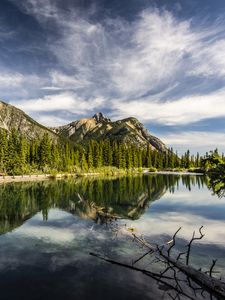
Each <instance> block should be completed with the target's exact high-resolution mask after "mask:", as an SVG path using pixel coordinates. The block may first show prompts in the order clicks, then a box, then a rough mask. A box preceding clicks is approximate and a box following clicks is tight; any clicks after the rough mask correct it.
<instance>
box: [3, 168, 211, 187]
mask: <svg viewBox="0 0 225 300" xmlns="http://www.w3.org/2000/svg"><path fill="white" fill-rule="evenodd" d="M140 174H143V175H146V174H147V175H149V174H154V175H155V174H162V175H163V174H165V175H197V176H198V175H200V176H202V175H205V174H204V173H194V172H193V173H192V172H172V171H156V172H148V171H143V173H140ZM101 175H103V176H104V175H105V174H103V173H83V174H56V175H51V174H34V175H15V176H10V175H7V176H0V185H1V184H5V183H11V182H29V181H44V180H51V179H66V178H68V177H74V178H77V177H89V176H101ZM118 175H125V176H126V174H122V173H121V174H119V173H118V174H115V176H118ZM105 176H107V175H105ZM111 176H112V175H111Z"/></svg>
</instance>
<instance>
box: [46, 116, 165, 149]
mask: <svg viewBox="0 0 225 300" xmlns="http://www.w3.org/2000/svg"><path fill="white" fill-rule="evenodd" d="M50 129H51V130H53V131H54V132H55V133H57V134H59V135H60V136H63V137H65V138H69V139H70V140H72V141H74V142H77V143H82V144H85V142H87V141H89V140H93V139H94V140H98V141H100V140H104V139H107V138H108V139H110V140H111V141H118V142H121V143H131V144H135V145H137V146H140V147H146V146H147V145H148V144H150V146H151V148H152V149H156V150H158V151H160V152H167V151H168V149H167V148H166V146H165V144H164V143H163V142H162V141H161V140H160V139H158V138H157V137H155V136H153V135H152V134H151V133H150V132H149V131H148V130H147V129H146V128H145V127H144V125H143V124H142V123H140V122H139V121H138V120H137V119H136V118H133V117H130V118H126V119H123V120H118V121H114V122H113V121H111V120H110V119H109V118H107V117H106V116H104V115H103V114H102V113H101V112H99V113H96V114H95V115H94V116H93V117H91V118H85V119H80V120H77V121H74V122H72V123H69V124H67V125H64V126H59V127H52V128H50Z"/></svg>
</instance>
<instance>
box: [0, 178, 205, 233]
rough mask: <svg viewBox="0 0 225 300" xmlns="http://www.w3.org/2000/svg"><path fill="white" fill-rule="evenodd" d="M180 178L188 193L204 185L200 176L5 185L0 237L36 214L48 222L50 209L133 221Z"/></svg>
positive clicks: (99, 220) (0, 189)
mask: <svg viewBox="0 0 225 300" xmlns="http://www.w3.org/2000/svg"><path fill="white" fill-rule="evenodd" d="M180 179H181V180H182V184H183V185H184V186H186V188H187V189H189V190H191V186H193V185H197V186H199V188H200V187H202V186H203V185H204V183H205V182H206V178H205V177H203V176H190V175H187V176H184V175H183V176H182V177H181V178H180V176H179V175H173V176H171V175H167V176H166V175H148V176H134V177H129V176H128V177H119V178H77V179H70V180H58V181H43V182H25V183H12V184H6V185H5V186H1V187H0V234H3V233H6V232H9V231H11V230H13V229H14V228H17V227H19V226H20V225H22V224H23V223H24V222H25V221H26V220H28V219H30V218H31V217H32V216H34V215H35V214H36V213H37V212H42V215H43V220H48V212H49V210H50V209H51V208H58V209H61V210H63V211H66V212H69V213H71V214H75V215H78V216H80V217H81V218H82V219H92V220H94V221H95V222H96V223H104V221H105V219H104V215H105V214H106V213H107V215H111V216H113V217H117V218H124V219H132V220H136V219H139V218H140V216H141V215H142V214H143V213H144V211H145V209H146V208H147V207H149V205H150V204H151V203H152V202H153V201H155V200H158V199H160V198H161V197H162V196H163V195H164V194H165V192H166V191H168V190H169V192H170V193H174V191H175V190H176V189H178V187H179V185H178V182H179V180H180Z"/></svg>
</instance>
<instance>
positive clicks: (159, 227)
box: [0, 174, 225, 300]
mask: <svg viewBox="0 0 225 300" xmlns="http://www.w3.org/2000/svg"><path fill="white" fill-rule="evenodd" d="M159 199H160V200H159ZM156 200H159V201H156ZM105 213H108V214H109V215H111V216H116V217H118V218H122V220H118V223H126V224H127V225H132V226H134V227H136V228H137V231H138V233H143V234H144V236H145V237H146V240H149V241H155V242H158V243H159V244H160V243H161V241H162V242H165V241H168V238H170V236H171V235H173V233H174V232H175V231H176V229H177V228H178V227H179V226H182V232H181V234H179V239H178V248H179V247H180V248H183V247H184V246H185V245H186V243H187V240H189V238H190V237H191V234H192V230H193V229H194V230H196V229H198V227H200V226H201V225H204V226H205V227H204V230H205V233H206V238H205V239H204V240H206V243H207V245H205V244H204V245H200V246H199V245H197V246H196V247H194V248H193V253H192V263H193V264H194V265H196V266H198V267H203V268H205V267H206V266H208V265H209V264H210V262H211V259H212V258H219V261H218V265H217V269H216V270H218V271H219V272H220V273H221V274H222V271H223V267H224V244H225V236H224V233H223V231H224V229H223V228H224V224H225V205H224V203H223V201H221V199H218V198H217V197H215V196H212V195H211V191H209V190H208V188H207V179H206V178H205V177H203V176H197V177H196V176H194V175H188V176H184V175H183V176H179V175H153V174H151V175H146V176H137V177H121V178H79V179H75V180H62V181H44V182H30V183H28V182H26V183H14V184H7V185H5V186H0V232H1V233H2V235H1V236H0V276H1V280H0V289H1V291H2V292H1V299H4V300H6V299H7V300H8V299H14V298H17V299H23V300H24V299H27V300H28V299H29V300H30V299H54V300H58V299H62V298H65V299H90V298H92V299H106V298H107V299H128V298H129V299H133V300H136V299H154V300H155V299H159V300H160V299H164V300H165V299H168V297H167V291H166V290H165V286H160V285H158V283H157V282H156V281H153V280H146V278H145V277H144V275H141V274H137V273H134V272H133V271H129V270H121V269H120V268H118V267H115V266H113V265H106V264H105V263H101V262H99V261H98V260H96V259H94V258H92V257H90V255H89V252H96V253H103V254H105V255H107V256H109V257H113V258H114V259H116V260H122V261H123V260H126V259H127V258H128V257H129V258H130V257H132V259H133V258H134V259H136V258H137V248H135V246H134V243H133V241H132V240H131V239H127V238H126V237H125V238H124V236H118V238H117V239H113V238H111V237H112V234H111V232H110V229H109V228H108V226H107V224H104V226H102V223H103V222H104V221H105V219H104V214H105ZM123 219H125V220H123ZM21 225H22V226H21ZM3 233H5V234H3ZM151 267H152V266H151ZM62 278H63V280H62ZM12 286H13V288H12ZM134 287H135V288H134ZM131 290H132V293H131V292H130V291H131ZM181 299H182V298H181Z"/></svg>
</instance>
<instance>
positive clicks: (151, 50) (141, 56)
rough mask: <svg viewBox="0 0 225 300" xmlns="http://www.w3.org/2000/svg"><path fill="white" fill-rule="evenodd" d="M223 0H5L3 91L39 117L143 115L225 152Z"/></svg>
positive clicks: (166, 131) (190, 141)
mask: <svg viewBox="0 0 225 300" xmlns="http://www.w3.org/2000/svg"><path fill="white" fill-rule="evenodd" d="M224 53H225V1H222V0H221V1H219V0H214V1H211V0H198V1H197V0H196V1H194V0H183V1H171V0H168V1H166V0H158V1H152V0H123V1H121V0H120V1H119V0H118V1H117V0H114V1H113V0H111V1H110V0H94V1H91V0H79V1H78V0H77V1H76V0H75V1H74V0H73V1H72V0H64V1H62V0H54V1H53V0H1V2H0V91H1V92H0V97H1V99H2V100H4V101H6V102H9V103H11V104H13V105H16V106H17V107H19V108H21V109H23V110H24V111H25V112H26V113H28V114H29V115H31V116H32V117H33V118H35V119H36V120H37V121H39V122H41V123H43V124H45V125H49V126H55V125H62V124H67V123H69V122H71V121H73V120H76V119H78V118H82V117H88V116H92V115H93V114H94V113H95V112H97V111H102V112H103V113H105V114H107V115H108V116H109V117H110V118H111V119H112V120H116V119H118V118H125V117H128V116H135V117H137V118H138V119H139V120H140V121H141V122H142V123H144V124H145V126H146V127H147V128H148V129H149V130H150V132H151V133H153V134H155V135H157V136H158V137H160V138H161V139H162V140H163V141H164V142H165V143H166V144H168V145H169V146H172V147H173V148H174V149H177V150H178V151H179V152H182V151H184V150H186V149H187V148H189V149H191V151H192V152H195V151H200V152H201V153H203V152H205V151H208V150H211V149H214V148H215V147H218V148H219V150H220V151H225V132H224V127H225V126H224V125H225V54H224Z"/></svg>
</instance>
